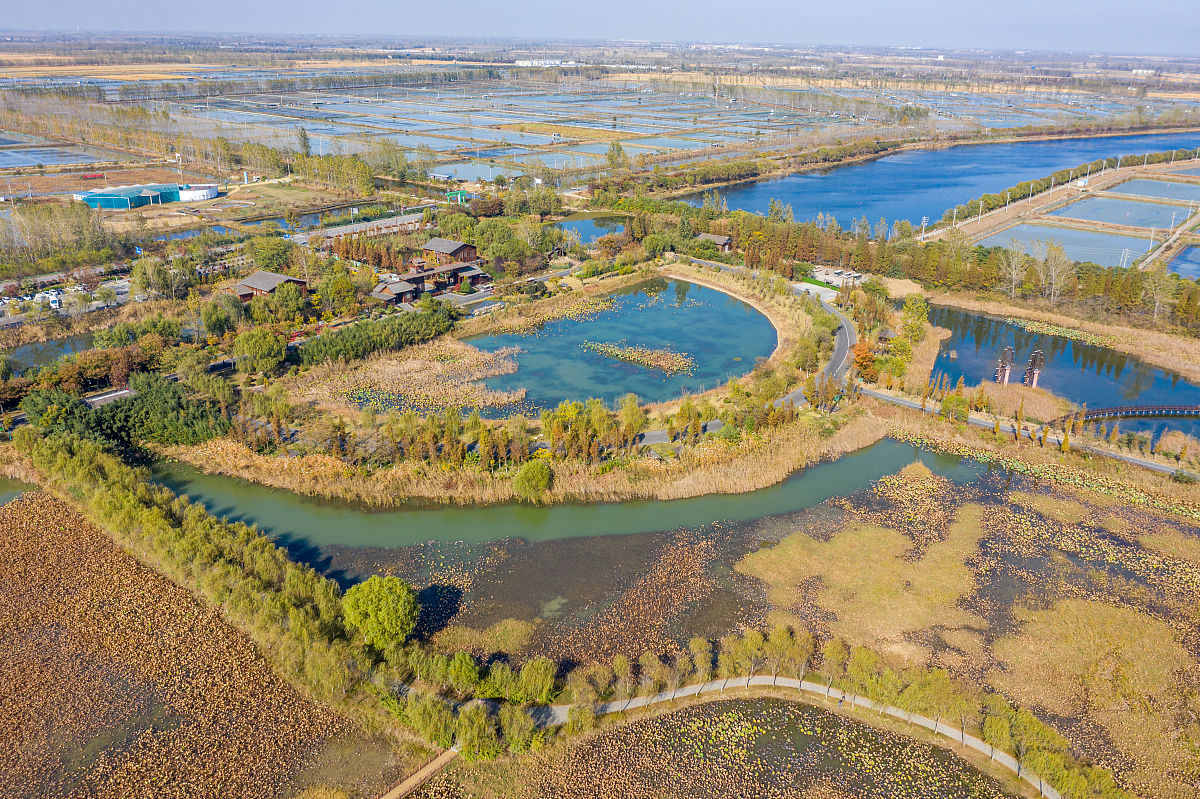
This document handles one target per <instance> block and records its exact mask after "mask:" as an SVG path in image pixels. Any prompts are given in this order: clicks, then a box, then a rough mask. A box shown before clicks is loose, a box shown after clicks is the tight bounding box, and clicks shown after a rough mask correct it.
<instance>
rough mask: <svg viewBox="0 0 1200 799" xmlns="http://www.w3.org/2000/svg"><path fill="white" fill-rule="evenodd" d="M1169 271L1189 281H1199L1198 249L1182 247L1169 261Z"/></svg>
mask: <svg viewBox="0 0 1200 799" xmlns="http://www.w3.org/2000/svg"><path fill="white" fill-rule="evenodd" d="M1171 271H1172V272H1174V273H1175V274H1177V275H1179V276H1181V277H1186V278H1188V279H1190V280H1200V247H1195V246H1193V247H1184V248H1183V250H1182V251H1181V252H1180V253H1179V255H1176V256H1175V258H1174V260H1172V261H1171Z"/></svg>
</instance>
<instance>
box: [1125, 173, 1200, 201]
mask: <svg viewBox="0 0 1200 799" xmlns="http://www.w3.org/2000/svg"><path fill="white" fill-rule="evenodd" d="M1109 191H1110V192H1112V193H1114V194H1136V195H1138V196H1141V197H1162V198H1164V199H1167V200H1180V201H1186V202H1192V201H1196V200H1200V183H1184V182H1182V181H1178V180H1148V179H1145V178H1142V179H1138V180H1127V181H1125V182H1124V183H1120V184H1118V185H1116V186H1113V187H1112V188H1111V189H1109Z"/></svg>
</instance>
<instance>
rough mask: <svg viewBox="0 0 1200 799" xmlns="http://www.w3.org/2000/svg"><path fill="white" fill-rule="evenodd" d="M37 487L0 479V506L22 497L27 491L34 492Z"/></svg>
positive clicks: (17, 481)
mask: <svg viewBox="0 0 1200 799" xmlns="http://www.w3.org/2000/svg"><path fill="white" fill-rule="evenodd" d="M35 488H37V486H31V485H29V484H28V483H22V482H20V481H19V480H6V479H4V478H2V477H0V505H3V504H5V503H6V502H8V501H9V500H12V499H15V498H16V497H19V496H21V495H22V494H24V493H25V492H26V491H32V490H34V489H35Z"/></svg>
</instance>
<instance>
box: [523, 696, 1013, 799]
mask: <svg viewBox="0 0 1200 799" xmlns="http://www.w3.org/2000/svg"><path fill="white" fill-rule="evenodd" d="M524 779H525V780H531V781H533V782H535V784H536V785H538V787H540V788H541V789H542V790H543V791H544V792H545V795H549V796H556V797H564V798H565V799H575V797H583V796H611V797H616V796H639V797H668V796H669V797H676V798H677V799H686V798H689V797H714V796H740V797H764V798H765V797H784V796H794V797H801V796H807V797H849V796H853V797H856V799H1001V797H1005V796H1008V795H1009V794H1007V793H1006V792H1004V791H1003V790H1002V789H1001V788H1000V786H999V785H998V784H997V782H996V781H995V780H993V779H991V778H989V777H985V776H984V775H983V774H981V773H979V772H978V771H976V770H975V769H974V768H973V767H971V766H970V765H968V764H967V763H966V762H965V761H963V760H961V759H959V758H957V757H955V756H954V755H953V754H951V753H950V752H948V751H946V750H945V749H942V748H939V747H936V746H933V745H931V744H927V743H921V742H918V741H914V740H912V739H911V738H907V737H905V736H902V735H898V734H896V733H894V732H886V731H884V730H881V729H878V728H876V727H872V726H869V725H867V724H864V723H862V722H859V721H856V720H854V719H850V718H847V717H846V716H844V715H841V714H838V713H833V712H831V711H828V710H823V709H821V708H818V707H813V706H811V705H806V704H802V703H798V702H788V701H786V700H782V699H732V700H725V701H721V702H713V703H711V704H705V705H698V706H694V707H688V708H684V709H682V710H677V711H674V712H672V713H668V714H665V715H662V716H657V717H654V718H648V719H639V720H637V721H634V722H631V723H629V724H624V725H621V726H619V727H616V728H614V729H610V730H606V731H604V732H602V733H600V734H599V735H597V736H595V737H593V738H589V739H586V740H584V741H581V742H580V743H579V744H577V745H576V746H574V747H572V748H570V749H569V750H568V751H567V752H566V753H565V755H563V756H562V757H561V759H560V760H559V761H556V762H554V763H553V765H552V766H551V767H549V768H545V769H537V768H536V767H535V769H534V770H533V771H532V773H531V774H527V775H526V776H525V777H524ZM834 785H836V786H837V788H836V789H832V788H831V786H834Z"/></svg>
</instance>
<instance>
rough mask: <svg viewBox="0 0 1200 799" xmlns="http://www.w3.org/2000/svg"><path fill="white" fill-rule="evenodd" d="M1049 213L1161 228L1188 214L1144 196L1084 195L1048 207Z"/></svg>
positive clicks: (1178, 220) (1184, 217)
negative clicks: (1067, 203)
mask: <svg viewBox="0 0 1200 799" xmlns="http://www.w3.org/2000/svg"><path fill="white" fill-rule="evenodd" d="M1049 215H1050V216H1065V217H1069V218H1071V219H1086V220H1089V221H1092V222H1105V223H1108V224H1114V225H1130V226H1132V227H1142V228H1158V229H1159V230H1163V229H1164V228H1174V227H1175V225H1177V224H1181V223H1182V222H1184V221H1185V220H1186V219H1187V218H1188V209H1187V208H1184V207H1182V206H1178V205H1168V204H1166V203H1155V202H1147V201H1144V200H1119V199H1117V198H1116V197H1085V198H1084V199H1082V200H1076V201H1075V202H1073V203H1071V204H1070V205H1067V206H1065V207H1063V208H1059V209H1058V210H1056V211H1051V212H1050V214H1049Z"/></svg>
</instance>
